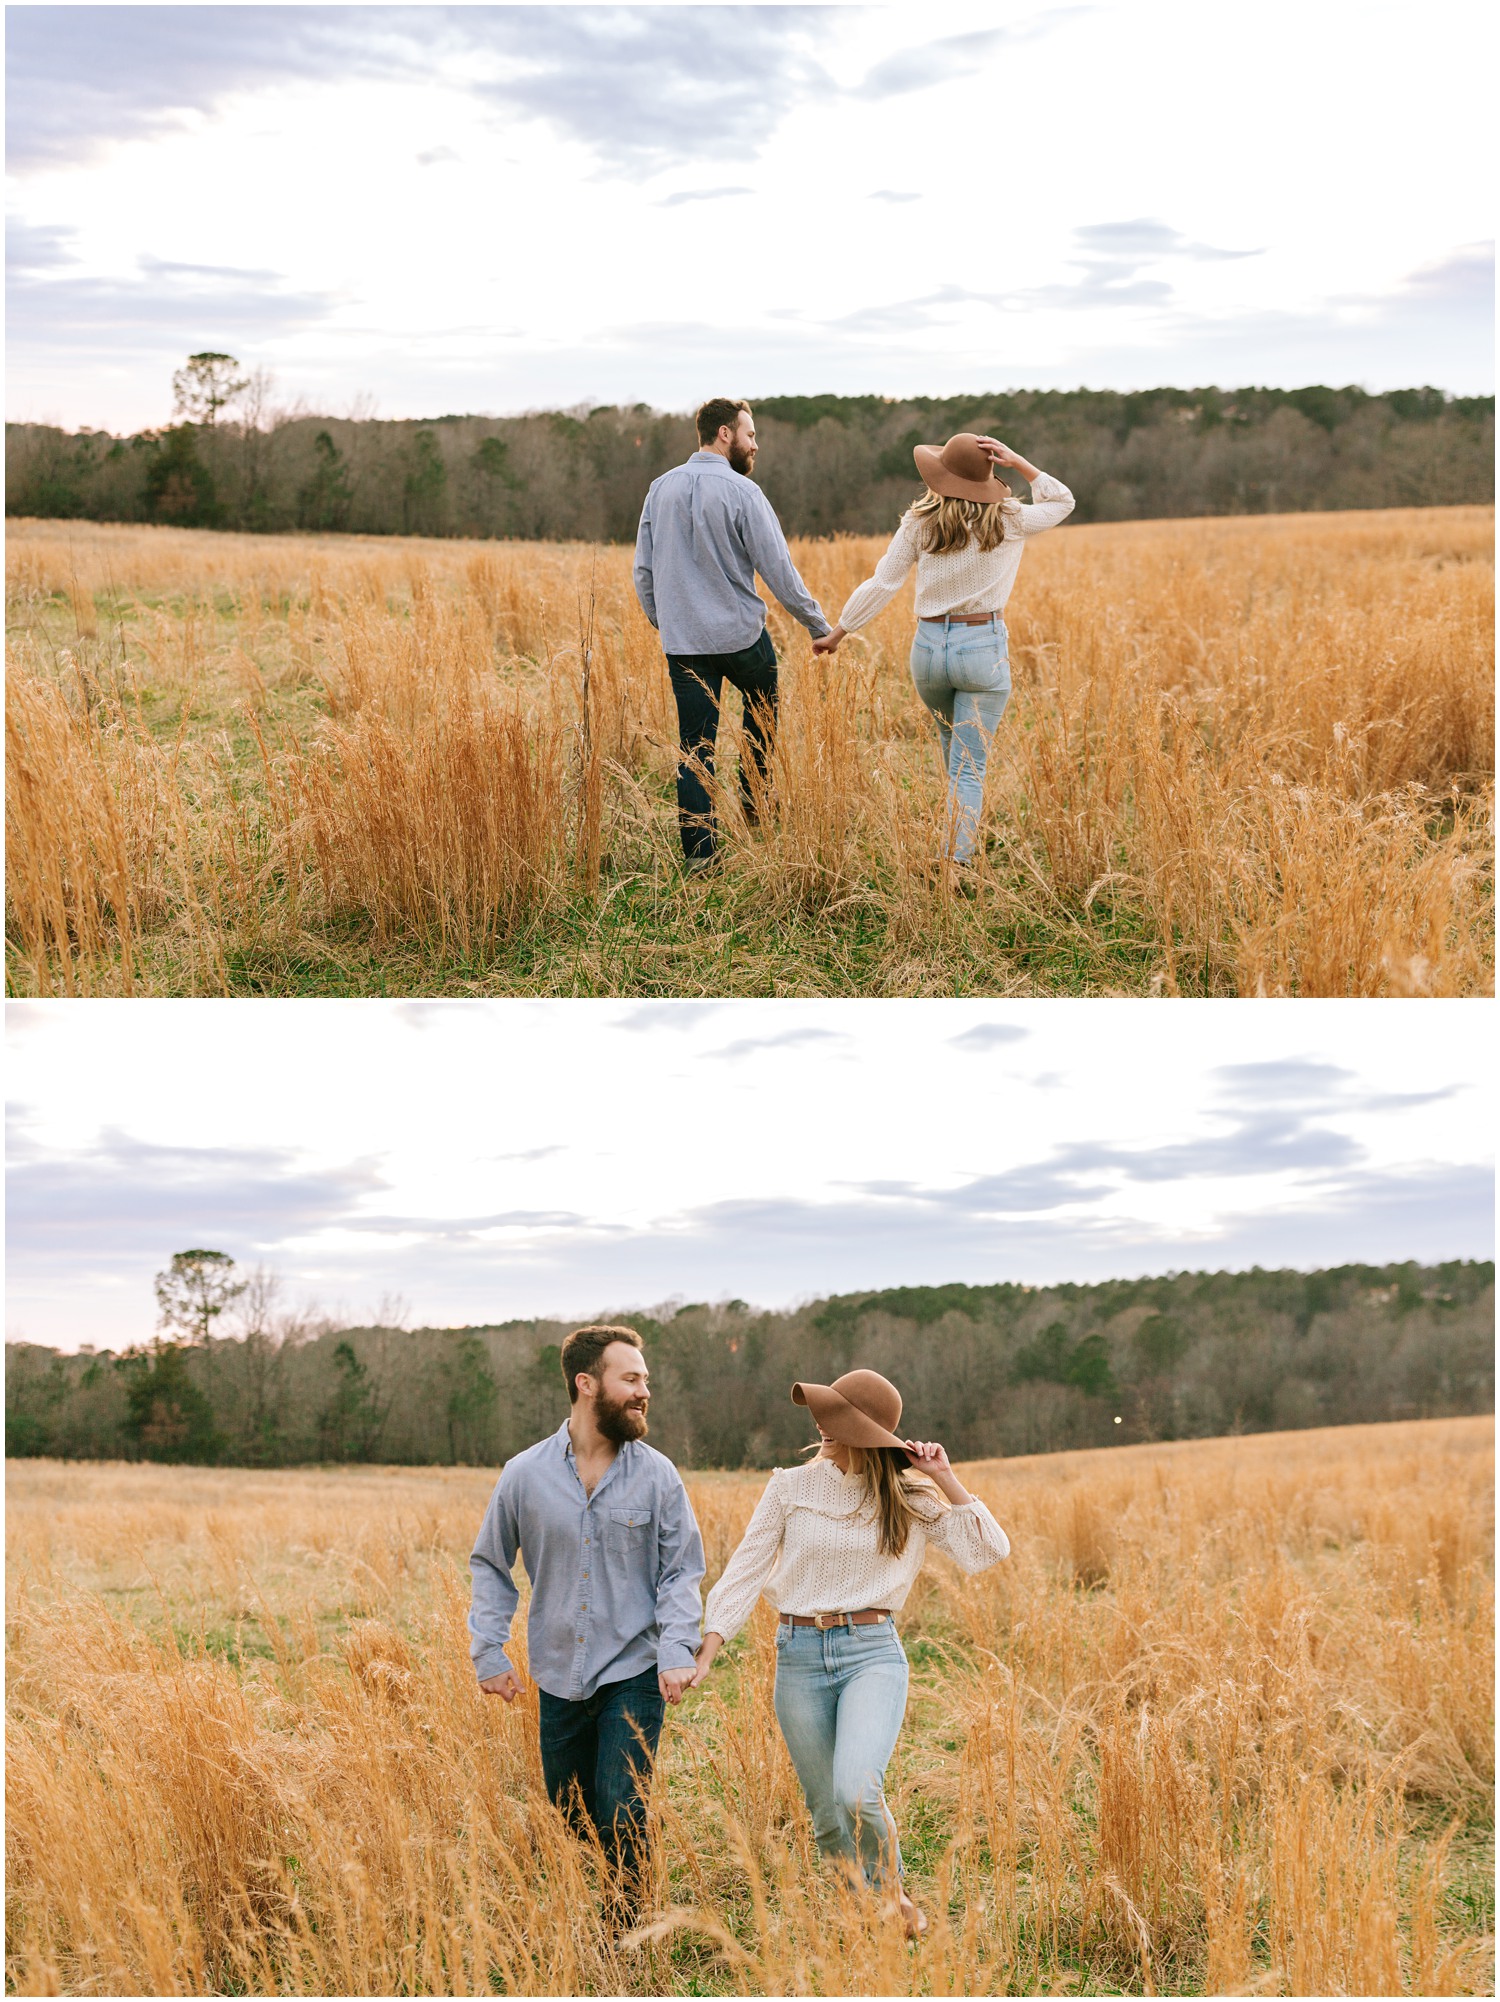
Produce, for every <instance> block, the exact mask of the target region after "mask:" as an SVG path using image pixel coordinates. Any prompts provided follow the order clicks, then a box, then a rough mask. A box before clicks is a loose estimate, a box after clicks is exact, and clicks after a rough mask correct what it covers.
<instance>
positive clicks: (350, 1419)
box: [6, 1250, 1494, 1468]
mask: <svg viewBox="0 0 1500 2002" xmlns="http://www.w3.org/2000/svg"><path fill="white" fill-rule="evenodd" d="M158 1304H159V1307H160V1310H161V1332H160V1333H159V1335H158V1337H157V1339H156V1340H154V1341H153V1342H151V1343H149V1344H145V1345H142V1346H138V1347H134V1348H131V1349H127V1350H126V1351H124V1352H123V1353H119V1354H115V1353H112V1352H110V1351H108V1350H99V1349H93V1348H89V1347H85V1348H83V1349H81V1350H80V1351H79V1352H77V1353H76V1354H75V1353H61V1352H59V1351H57V1350H53V1349H48V1348H44V1347H40V1346H38V1345H36V1344H32V1343H26V1342H15V1343H9V1344H7V1347H6V1451H7V1453H9V1454H11V1455H12V1456H35V1455H50V1456H55V1457H60V1458H65V1459H127V1460H129V1459H147V1460H164V1461H190V1462H198V1463H207V1464H223V1465H229V1466H242V1467H279V1466H292V1465H304V1464H307V1463H309V1462H318V1461H327V1462H378V1463H392V1464H424V1465H425V1464H433V1463H445V1464H449V1465H456V1464H468V1465H486V1466H491V1465H499V1464H501V1463H503V1462H504V1461H505V1460H506V1459H507V1458H509V1456H510V1455H511V1454H512V1453H515V1452H517V1451H519V1450H520V1449H521V1448H522V1447H525V1446H528V1445H530V1444H532V1443H533V1442H534V1441H535V1440H537V1439H539V1438H541V1437H543V1436H544V1435H545V1434H547V1433H549V1432H551V1431H553V1430H555V1429H556V1427H557V1426H558V1425H559V1424H560V1423H561V1422H562V1419H563V1417H564V1416H565V1415H566V1412H567V1408H568V1406H567V1396H566V1392H565V1390H564V1387H563V1381H562V1373H561V1360H560V1351H561V1344H562V1342H563V1340H564V1338H565V1336H566V1335H567V1333H568V1330H569V1328H570V1327H571V1326H572V1325H573V1324H572V1323H565V1322H558V1321H547V1320H519V1321H507V1322H503V1323H499V1324H496V1325H486V1326H482V1327H467V1328H408V1327H404V1326H401V1325H398V1324H397V1320H398V1317H397V1316H395V1315H388V1314H383V1315H382V1319H387V1320H389V1321H390V1323H391V1324H390V1325H384V1326H369V1327H344V1326H340V1325H337V1324H335V1323H333V1322H330V1321H327V1320H324V1319H320V1318H318V1317H316V1316H315V1315H311V1314H308V1313H300V1312H295V1311H287V1310H285V1309H284V1308H283V1307H282V1306H281V1302H280V1289H279V1286H278V1284H277V1281H276V1279H275V1276H274V1275H273V1274H270V1273H268V1272H266V1271H265V1270H263V1269H262V1270H258V1271H256V1272H253V1273H249V1274H243V1273H241V1272H239V1271H238V1270H237V1268H236V1267H235V1266H234V1262H233V1260H231V1259H229V1258H228V1257H226V1256H225V1254H223V1253H220V1252H213V1251H204V1250H194V1251H189V1252H182V1253H179V1254H177V1255H176V1257H175V1258H174V1259H173V1261H172V1264H171V1266H170V1267H169V1268H168V1269H167V1271H166V1272H164V1273H163V1274H162V1275H161V1277H160V1279H159V1280H158ZM601 1318H605V1319H618V1320H623V1321H626V1322H628V1323H629V1324H630V1325H631V1326H634V1327H636V1328H638V1329H639V1330H640V1332H641V1334H642V1336H643V1338H644V1339H645V1343H646V1350H647V1357H648V1360H649V1362H650V1366H651V1373H652V1389H653V1402H652V1407H651V1438H652V1441H653V1443H655V1444H656V1445H658V1446H660V1447H661V1448H662V1450H663V1451H664V1452H666V1453H668V1454H670V1455H671V1457H672V1458H673V1459H674V1460H676V1461H678V1462H679V1463H680V1464H681V1465H684V1466H691V1467H729V1468H734V1467H768V1466H773V1465H786V1464H790V1463H794V1462H795V1461H796V1458H797V1456H798V1454H799V1452H800V1451H801V1449H802V1447H803V1446H804V1445H805V1444H806V1442H807V1437H808V1426H807V1417H806V1414H805V1412H802V1411H800V1410H798V1409H797V1407H795V1406H794V1405H793V1404H792V1403H791V1401H790V1386H791V1384H792V1383H793V1382H794V1381H795V1380H796V1379H798V1378H803V1379H806V1380H810V1381H822V1382H829V1381H831V1380H832V1379H833V1378H834V1377H837V1376H839V1375H840V1374H842V1372H843V1371H844V1370H846V1369H850V1368H854V1367H857V1366H863V1367H869V1368H873V1369H878V1370H880V1371H882V1372H883V1373H884V1374H885V1375H887V1376H889V1377H891V1378H892V1379H893V1381H895V1382H896V1383H897V1384H898V1385H899V1386H900V1388H901V1391H902V1393H903V1395H904V1397H905V1399H906V1414H907V1419H908V1422H909V1423H910V1424H911V1425H912V1426H913V1427H914V1429H915V1430H916V1431H917V1432H918V1433H919V1434H920V1435H921V1436H924V1437H930V1438H938V1439H941V1440H942V1441H943V1443H944V1444H945V1445H946V1446H947V1447H948V1450H949V1452H950V1453H952V1454H953V1455H954V1457H955V1458H963V1459H978V1458H987V1457H990V1456H995V1455H1013V1454H1017V1453H1041V1452H1053V1451H1061V1450H1064V1449H1066V1448H1071V1447H1083V1446H1101V1445H1111V1444H1114V1445H1118V1444H1129V1443H1137V1442H1140V1441H1146V1440H1160V1439H1190V1438H1204V1437H1211V1436H1216V1435H1220V1434H1224V1433H1232V1432H1261V1431H1273V1430H1296V1429H1299V1428H1302V1427H1306V1426H1314V1425H1341V1424H1357V1423H1368V1422H1372V1421H1377V1420H1388V1419H1403V1418H1436V1417H1449V1416H1455V1415H1459V1414H1464V1413H1474V1412H1483V1411H1488V1410H1491V1409H1493V1407H1494V1266H1493V1264H1489V1263H1476V1262H1473V1261H1467V1260H1465V1261H1460V1262H1455V1263H1451V1264H1444V1265H1434V1266H1422V1265H1416V1264H1411V1263H1407V1264H1399V1265H1383V1266H1369V1265H1346V1266H1339V1267H1336V1268H1333V1269H1330V1270H1326V1271H1317V1272H1296V1271H1263V1270H1261V1269H1260V1268H1255V1269H1254V1270H1252V1271H1249V1272H1214V1273H1201V1272H1200V1273H1187V1272H1183V1273H1173V1274H1169V1275H1167V1276H1166V1277H1163V1278H1152V1279H1135V1280H1115V1281H1110V1282H1106V1283H1104V1284H1097V1285H1089V1286H1081V1285H1079V1286H1075V1285H1059V1286H1042V1287H1032V1286H1021V1285H1013V1284H997V1285H991V1286H968V1285H957V1284H955V1285H949V1286H914V1287H901V1288H894V1289H890V1290H887V1291H884V1292H874V1293H853V1294H843V1295H836V1296H833V1297H830V1298H827V1299H823V1300H817V1301H813V1302H810V1303H808V1304H806V1305H804V1306H800V1307H796V1308H793V1309H789V1310H786V1311H781V1312H766V1311H762V1310H759V1309H755V1308H752V1307H750V1306H749V1305H747V1304H746V1302H744V1301H743V1300H730V1301H727V1302H720V1303H716V1304H709V1303H692V1304H688V1305H674V1306H670V1307H666V1308H657V1309H656V1310H654V1311H653V1312H652V1313H650V1314H631V1313H621V1314H610V1315H606V1316H602V1317H601Z"/></svg>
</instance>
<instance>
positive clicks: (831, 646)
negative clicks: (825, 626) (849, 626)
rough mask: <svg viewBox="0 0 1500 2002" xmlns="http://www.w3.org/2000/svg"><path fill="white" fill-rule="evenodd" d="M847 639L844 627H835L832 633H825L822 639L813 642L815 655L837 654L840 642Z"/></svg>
mask: <svg viewBox="0 0 1500 2002" xmlns="http://www.w3.org/2000/svg"><path fill="white" fill-rule="evenodd" d="M847 637H848V635H847V634H846V633H845V631H844V628H843V627H842V626H835V627H834V629H833V631H832V632H831V633H824V634H823V636H822V638H821V639H815V640H814V641H813V643H812V650H813V652H814V653H836V652H837V651H838V644H839V641H840V640H841V639H846V638H847Z"/></svg>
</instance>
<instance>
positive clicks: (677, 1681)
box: [656, 1668, 695, 1703]
mask: <svg viewBox="0 0 1500 2002" xmlns="http://www.w3.org/2000/svg"><path fill="white" fill-rule="evenodd" d="M694 1673H695V1671H694V1670H693V1669H692V1668H664V1669H662V1670H661V1671H660V1673H659V1674H658V1675H657V1678H656V1686H657V1688H658V1689H659V1690H660V1691H661V1693H662V1695H663V1696H664V1697H665V1698H666V1700H667V1702H668V1703H680V1702H681V1701H682V1692H683V1691H684V1690H685V1689H691V1688H692V1686H693V1676H694Z"/></svg>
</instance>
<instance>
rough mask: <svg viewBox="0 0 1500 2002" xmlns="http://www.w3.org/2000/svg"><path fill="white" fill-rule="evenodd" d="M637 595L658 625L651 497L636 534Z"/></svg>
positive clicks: (650, 617)
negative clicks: (652, 554)
mask: <svg viewBox="0 0 1500 2002" xmlns="http://www.w3.org/2000/svg"><path fill="white" fill-rule="evenodd" d="M635 595H636V597H637V598H639V600H640V603H641V610H642V611H643V612H644V613H645V614H646V617H647V618H648V619H649V620H650V621H651V623H652V625H653V626H654V625H656V623H657V618H656V580H655V578H654V576H653V574H652V569H651V496H650V495H649V494H647V496H646V504H645V506H644V507H643V508H642V509H641V525H640V527H639V528H638V529H637V530H636V534H635Z"/></svg>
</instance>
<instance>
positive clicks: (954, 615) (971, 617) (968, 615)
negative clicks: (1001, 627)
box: [926, 612, 1005, 626]
mask: <svg viewBox="0 0 1500 2002" xmlns="http://www.w3.org/2000/svg"><path fill="white" fill-rule="evenodd" d="M1004 616H1005V614H1004V613H1003V612H928V613H927V614H926V617H927V618H928V619H929V620H930V621H931V622H932V624H933V625H935V626H987V625H988V624H989V622H990V620H991V619H1002V618H1004Z"/></svg>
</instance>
